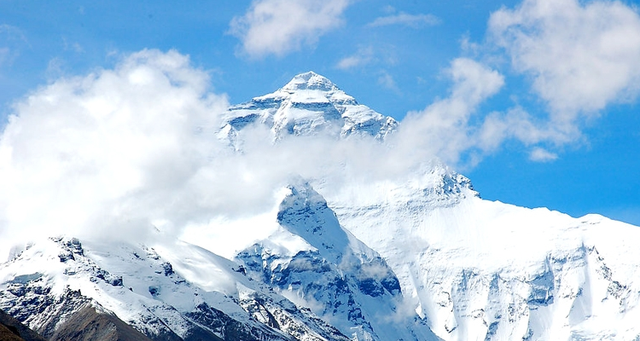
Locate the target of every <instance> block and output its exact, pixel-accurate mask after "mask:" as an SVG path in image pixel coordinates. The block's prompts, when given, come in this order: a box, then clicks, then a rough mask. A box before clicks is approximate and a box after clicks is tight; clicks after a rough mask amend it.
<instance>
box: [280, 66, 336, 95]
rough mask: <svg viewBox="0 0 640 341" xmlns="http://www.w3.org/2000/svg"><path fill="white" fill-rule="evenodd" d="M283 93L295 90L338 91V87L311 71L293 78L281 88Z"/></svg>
mask: <svg viewBox="0 0 640 341" xmlns="http://www.w3.org/2000/svg"><path fill="white" fill-rule="evenodd" d="M281 90H283V91H296V90H320V91H327V92H328V91H338V90H339V89H338V87H337V86H336V85H335V84H333V83H332V82H331V81H330V80H329V79H328V78H326V77H324V76H321V75H319V74H317V73H315V72H313V71H309V72H305V73H301V74H299V75H296V76H295V77H293V79H292V80H291V81H290V82H289V83H287V85H285V86H283V87H282V89H281Z"/></svg>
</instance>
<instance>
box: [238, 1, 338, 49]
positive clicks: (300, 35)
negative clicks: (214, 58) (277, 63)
mask: <svg viewBox="0 0 640 341" xmlns="http://www.w3.org/2000/svg"><path fill="white" fill-rule="evenodd" d="M349 4H350V0H299V1H287V0H257V1H254V2H253V3H252V5H251V8H249V10H248V11H247V13H245V14H244V15H243V16H241V17H235V18H233V20H232V21H231V24H230V33H231V34H233V35H234V36H236V37H238V38H239V39H240V40H241V42H242V51H243V52H245V53H246V54H248V55H249V56H251V57H253V58H259V57H264V56H267V55H271V54H272V55H276V56H284V55H286V54H287V53H289V52H291V51H295V50H298V49H300V48H301V47H302V46H303V45H313V44H315V43H316V42H317V40H318V39H319V38H320V36H322V35H323V34H325V33H326V32H328V31H330V30H332V29H335V28H337V27H339V26H340V25H341V24H342V23H343V21H344V20H343V19H342V13H343V12H344V10H345V9H346V8H347V6H348V5H349Z"/></svg>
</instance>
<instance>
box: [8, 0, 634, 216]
mask: <svg viewBox="0 0 640 341" xmlns="http://www.w3.org/2000/svg"><path fill="white" fill-rule="evenodd" d="M294 4H295V5H294ZM638 5H639V4H638V3H637V2H633V1H622V2H611V1H580V2H577V1H574V0H525V1H458V0H453V1H446V2H445V1H428V0H427V1H394V2H388V1H378V0H368V1H365V0H325V1H313V0H301V1H296V2H294V1H284V0H257V1H253V2H252V1H237V0H217V1H200V2H184V1H136V2H130V1H109V2H94V1H91V2H90V1H63V2H45V1H29V0H21V1H17V0H0V113H1V115H2V119H3V121H4V122H6V119H7V117H8V115H9V114H12V113H15V111H16V109H15V106H13V105H14V103H17V102H20V101H24V99H25V98H26V96H28V95H29V94H31V93H33V92H34V91H37V89H41V88H43V87H46V86H47V85H48V84H52V83H54V82H56V81H57V80H59V79H61V78H62V79H66V78H70V77H73V76H82V75H86V74H89V73H91V72H96V70H100V69H110V68H113V67H114V66H116V65H117V64H118V63H119V62H120V61H121V60H122V59H123V58H125V57H126V56H127V55H130V54H131V53H135V52H137V51H140V50H143V49H159V50H161V51H168V50H170V49H175V50H177V52H179V53H180V54H182V55H188V56H189V58H190V61H191V64H192V65H193V66H194V67H195V68H197V69H202V70H205V71H206V72H207V73H208V74H209V76H210V80H209V86H210V90H211V91H213V92H215V93H217V94H222V93H224V94H226V95H227V96H228V100H229V102H231V103H241V102H244V101H247V100H249V99H250V98H252V97H254V96H259V95H263V94H266V93H270V92H273V91H274V90H276V89H277V88H279V87H281V86H282V85H284V84H285V83H287V82H288V81H289V80H290V79H291V78H292V77H293V76H294V75H295V74H297V73H300V72H305V71H309V70H313V71H315V72H317V73H320V74H322V75H324V76H326V77H328V78H329V79H331V80H332V81H333V82H334V83H336V84H337V85H338V86H339V87H340V88H341V89H343V90H344V91H346V92H347V93H348V94H350V95H352V96H354V97H355V98H356V99H358V101H359V102H361V103H363V104H366V105H368V106H369V107H371V108H373V109H375V110H376V111H378V112H380V113H382V114H386V115H390V116H393V117H394V118H396V119H398V120H402V119H404V117H405V116H406V115H407V113H410V112H411V113H413V114H412V115H413V116H415V117H421V118H423V119H422V120H421V121H420V122H421V123H422V124H425V125H426V126H427V128H428V129H426V130H425V131H424V133H425V134H428V133H429V132H431V131H436V132H437V133H438V134H442V138H441V140H440V143H442V144H443V145H442V146H441V147H440V149H439V151H440V153H441V154H442V155H441V157H442V158H443V159H444V160H445V161H447V162H448V163H450V164H452V165H454V167H455V168H456V169H458V170H460V171H461V172H462V173H463V174H465V175H467V176H468V177H470V178H471V180H472V182H473V183H474V186H475V188H476V189H477V190H478V191H479V192H480V194H481V195H482V197H484V198H486V199H491V200H500V201H503V202H507V203H512V204H516V205H520V206H527V207H539V206H546V207H549V208H551V209H555V210H559V211H562V212H565V213H568V214H571V215H573V216H581V215H584V214H587V213H599V214H603V215H606V216H609V217H612V218H614V219H619V220H622V221H626V222H630V223H633V224H636V225H640V194H639V193H638V192H639V190H640V148H638V147H639V146H640V117H639V115H638V109H639V108H640V104H639V102H638V95H639V93H640V14H639V10H638ZM410 116H411V115H410ZM436 123H437V124H444V128H443V129H442V130H429V129H433V127H432V126H429V124H432V125H434V124H436ZM437 124H436V125H437ZM449 137H450V138H451V140H447V139H448V138H449ZM443 139H444V140H443Z"/></svg>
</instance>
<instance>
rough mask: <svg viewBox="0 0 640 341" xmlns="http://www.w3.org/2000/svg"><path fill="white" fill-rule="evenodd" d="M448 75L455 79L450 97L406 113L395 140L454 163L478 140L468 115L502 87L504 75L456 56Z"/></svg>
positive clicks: (407, 147) (403, 145)
mask: <svg viewBox="0 0 640 341" xmlns="http://www.w3.org/2000/svg"><path fill="white" fill-rule="evenodd" d="M448 75H449V76H450V78H451V79H452V80H453V82H454V83H453V87H452V90H451V94H450V95H449V97H447V98H444V99H441V100H438V101H436V102H434V103H433V104H431V105H429V106H428V107H426V108H425V109H424V110H422V111H420V112H410V113H408V114H407V117H406V118H405V119H404V120H403V121H402V125H401V126H400V134H399V136H398V139H399V141H397V142H396V143H397V144H398V145H399V146H401V148H402V149H407V150H409V149H413V150H414V153H418V154H424V155H423V156H420V157H419V158H423V159H425V158H428V156H433V155H437V156H439V157H440V158H441V159H442V160H443V161H445V162H446V163H449V164H457V163H458V162H459V161H460V156H461V154H462V153H464V152H466V151H468V150H470V149H474V148H478V146H479V145H480V144H481V143H480V142H478V139H479V138H480V137H481V135H478V133H477V132H476V131H475V130H477V127H473V126H471V125H470V123H469V121H470V118H471V115H473V114H474V113H476V110H477V108H478V106H479V105H480V104H481V103H482V102H483V101H484V100H486V99H487V98H489V97H491V96H493V95H494V94H496V93H497V92H498V91H499V90H500V89H501V88H502V87H503V85H504V77H503V76H502V75H501V74H500V73H498V72H497V71H495V70H492V69H490V68H488V67H486V66H484V65H482V64H480V63H478V62H476V61H473V60H471V59H466V58H458V59H455V60H454V61H453V62H452V63H451V67H450V69H449V70H448Z"/></svg>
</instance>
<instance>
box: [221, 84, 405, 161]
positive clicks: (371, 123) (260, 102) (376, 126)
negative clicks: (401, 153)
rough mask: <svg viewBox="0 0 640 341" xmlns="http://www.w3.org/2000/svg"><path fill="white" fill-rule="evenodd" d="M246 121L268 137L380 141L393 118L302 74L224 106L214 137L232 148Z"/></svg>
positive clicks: (392, 125) (392, 126) (394, 123)
mask: <svg viewBox="0 0 640 341" xmlns="http://www.w3.org/2000/svg"><path fill="white" fill-rule="evenodd" d="M252 124H263V125H265V126H266V127H268V128H270V130H271V131H272V133H273V136H274V140H279V139H281V138H284V137H286V136H290V135H316V134H325V135H329V136H333V137H339V138H347V137H350V136H369V137H374V138H376V139H378V140H383V139H384V138H385V137H386V136H387V135H389V134H390V133H392V132H393V131H394V130H395V129H396V127H397V125H398V122H397V121H396V120H394V119H393V118H391V117H388V116H384V115H381V114H379V113H377V112H375V111H374V110H372V109H371V108H369V107H367V106H365V105H362V104H359V103H358V102H357V101H356V100H355V99H354V98H353V97H351V96H350V95H348V94H346V93H345V92H344V91H342V90H340V89H339V88H338V87H337V86H336V85H335V84H333V83H332V82H331V81H330V80H328V79H327V78H325V77H323V76H321V75H318V74H316V73H314V72H306V73H302V74H299V75H297V76H295V77H293V79H292V80H291V81H290V82H289V83H287V84H286V85H285V86H283V87H282V88H280V89H278V90H277V91H275V92H273V93H270V94H267V95H264V96H260V97H255V98H253V99H252V100H251V101H249V102H246V103H244V104H240V105H236V106H232V107H231V108H229V111H228V113H227V115H226V119H225V120H224V124H223V126H222V128H221V130H220V133H219V136H220V138H222V139H225V140H228V141H229V143H230V144H231V145H232V146H234V147H235V148H236V149H238V148H240V147H239V145H238V144H237V140H238V134H239V133H240V131H241V130H243V129H244V128H245V127H247V126H249V125H252Z"/></svg>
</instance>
